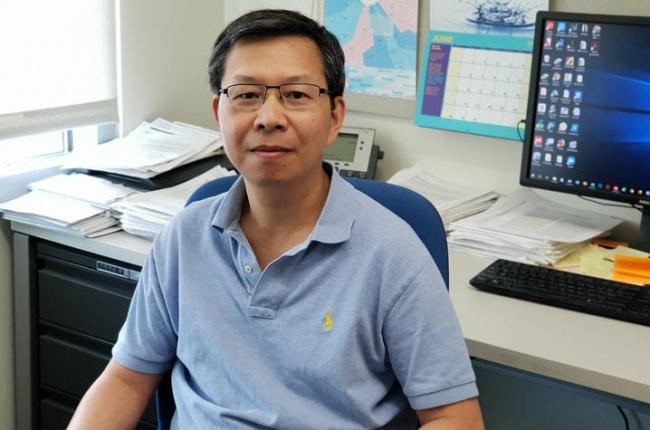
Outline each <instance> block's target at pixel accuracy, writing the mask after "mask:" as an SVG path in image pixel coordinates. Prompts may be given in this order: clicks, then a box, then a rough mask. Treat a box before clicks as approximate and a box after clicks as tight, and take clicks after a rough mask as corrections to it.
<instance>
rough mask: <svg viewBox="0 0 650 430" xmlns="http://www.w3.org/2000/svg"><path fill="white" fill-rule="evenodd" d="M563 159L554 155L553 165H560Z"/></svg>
mask: <svg viewBox="0 0 650 430" xmlns="http://www.w3.org/2000/svg"><path fill="white" fill-rule="evenodd" d="M563 159H564V157H562V156H561V155H556V156H555V164H559V165H562V161H563Z"/></svg>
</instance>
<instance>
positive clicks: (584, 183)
mask: <svg viewBox="0 0 650 430" xmlns="http://www.w3.org/2000/svg"><path fill="white" fill-rule="evenodd" d="M566 165H567V166H569V160H568V159H567V161H566ZM569 167H571V166H569ZM587 185H589V183H588V182H587V181H582V186H583V187H586V186H587Z"/></svg>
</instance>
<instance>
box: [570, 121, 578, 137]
mask: <svg viewBox="0 0 650 430" xmlns="http://www.w3.org/2000/svg"><path fill="white" fill-rule="evenodd" d="M579 131H580V124H578V123H575V122H574V123H573V124H571V128H570V132H571V133H576V134H577V133H578V132H579Z"/></svg>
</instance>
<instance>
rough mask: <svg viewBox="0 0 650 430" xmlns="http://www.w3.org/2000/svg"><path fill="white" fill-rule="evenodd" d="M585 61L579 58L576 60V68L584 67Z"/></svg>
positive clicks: (583, 58)
mask: <svg viewBox="0 0 650 430" xmlns="http://www.w3.org/2000/svg"><path fill="white" fill-rule="evenodd" d="M586 61H587V60H585V57H579V58H578V67H585V63H586Z"/></svg>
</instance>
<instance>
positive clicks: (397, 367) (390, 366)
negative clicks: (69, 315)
mask: <svg viewBox="0 0 650 430" xmlns="http://www.w3.org/2000/svg"><path fill="white" fill-rule="evenodd" d="M344 82H345V78H344V73H343V53H342V50H341V47H340V46H339V44H338V42H337V41H336V38H335V37H334V36H333V35H332V34H331V33H329V32H328V31H327V30H325V29H324V28H323V27H321V26H319V25H318V24H317V23H315V22H314V21H312V20H310V19H308V18H306V17H304V16H302V15H300V14H297V13H294V12H290V11H279V10H265V11H256V12H251V13H249V14H246V15H244V16H242V17H240V18H239V19H237V20H235V21H233V22H232V23H231V24H230V25H228V26H227V28H226V29H225V30H224V31H223V33H222V34H221V35H220V36H219V38H218V39H217V41H216V42H215V45H214V48H213V52H212V57H211V60H210V83H211V87H212V90H213V91H214V93H215V94H216V95H215V96H214V98H213V110H214V114H215V118H216V120H217V122H218V124H219V126H220V129H221V133H222V136H223V139H224V147H225V150H226V153H227V155H228V157H229V159H230V160H231V162H232V163H233V165H234V166H235V167H236V168H237V170H238V171H239V172H240V173H241V178H240V179H239V180H238V181H237V182H236V183H235V184H234V185H233V187H232V189H231V190H230V191H229V192H228V193H225V194H223V195H220V196H217V197H215V198H210V199H207V200H203V201H201V202H197V203H194V204H192V205H190V206H189V207H188V208H186V209H185V210H184V211H182V212H181V213H180V214H179V215H178V216H177V217H176V218H175V220H174V221H173V222H172V224H171V225H170V226H169V227H168V228H166V229H165V230H164V232H162V233H161V234H160V236H159V237H158V238H157V239H156V241H155V242H154V245H153V249H152V252H151V254H150V255H149V257H148V260H147V262H146V264H145V266H144V268H143V272H142V275H141V279H140V283H139V285H138V288H137V289H136V292H135V295H134V297H133V301H132V304H131V309H130V310H129V315H128V318H127V321H126V323H125V325H124V327H123V328H122V331H121V332H120V336H119V339H118V341H117V344H116V345H115V347H114V349H113V356H114V358H113V360H112V361H111V362H110V364H109V365H108V367H107V368H106V370H105V371H104V373H103V374H102V375H101V376H100V378H99V379H98V380H97V382H95V384H94V385H93V386H92V387H91V389H90V390H89V391H88V393H87V394H86V396H85V397H84V399H83V400H82V402H81V404H80V406H79V408H78V410H77V412H76V414H75V417H74V418H73V422H72V423H71V428H84V427H92V428H94V429H96V428H102V427H101V426H102V425H105V426H106V427H107V428H125V427H131V426H133V425H134V423H136V422H137V420H138V419H139V417H140V415H141V414H142V411H143V409H144V407H145V405H146V403H147V401H148V399H149V398H150V396H151V394H152V392H153V391H154V389H155V387H156V386H157V384H158V382H159V380H160V375H161V373H162V372H164V371H166V370H168V369H170V368H173V372H172V386H173V391H174V397H175V402H176V406H177V410H176V414H175V416H174V419H173V421H172V426H173V427H174V428H181V429H190V428H191V429H205V428H233V429H252V428H255V429H260V428H277V429H292V428H295V429H309V428H314V429H326V428H331V429H371V428H399V429H401V428H415V425H416V416H415V414H414V413H413V410H414V409H415V410H416V412H417V418H419V421H420V423H421V424H422V425H423V428H431V429H435V428H439V429H443V428H444V429H456V428H458V429H461V428H462V429H480V428H482V422H481V416H480V411H479V407H478V402H477V400H476V395H477V390H476V385H475V382H474V375H473V373H472V370H471V366H470V363H469V359H468V354H467V350H466V349H465V346H464V343H463V338H462V335H461V332H460V329H459V327H458V323H457V321H456V318H455V316H454V313H453V310H452V309H451V305H450V302H449V297H448V294H447V291H446V289H445V286H444V283H443V281H442V279H441V276H440V273H439V272H438V270H437V268H436V266H435V264H434V262H433V260H432V258H431V257H430V255H429V254H428V252H427V251H426V249H425V248H424V246H423V245H422V243H421V242H420V241H419V240H418V239H417V236H416V235H415V234H414V233H413V231H412V230H411V229H410V228H409V227H408V226H407V225H406V224H405V223H404V222H402V221H401V220H400V219H399V218H397V217H396V216H395V215H393V214H392V213H390V212H389V211H388V210H386V209H385V208H383V207H382V206H381V205H379V204H377V203H376V202H374V201H373V200H371V199H369V198H368V197H366V196H365V195H363V194H362V193H360V192H358V191H356V190H355V189H354V188H353V187H351V186H350V185H349V184H348V183H347V182H345V181H344V180H342V179H341V178H340V177H339V176H338V175H337V173H336V172H334V171H333V170H332V168H331V167H330V166H327V165H323V164H322V156H323V151H324V149H325V148H326V147H327V146H328V145H329V144H331V143H332V142H333V141H334V139H335V137H336V135H337V133H338V131H339V129H340V127H341V125H342V123H343V118H344V115H345V103H344V101H343V98H342V94H343V86H344Z"/></svg>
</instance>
